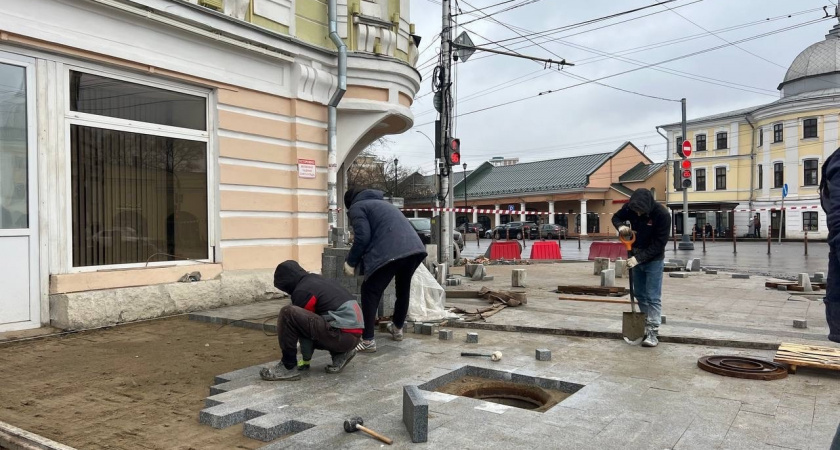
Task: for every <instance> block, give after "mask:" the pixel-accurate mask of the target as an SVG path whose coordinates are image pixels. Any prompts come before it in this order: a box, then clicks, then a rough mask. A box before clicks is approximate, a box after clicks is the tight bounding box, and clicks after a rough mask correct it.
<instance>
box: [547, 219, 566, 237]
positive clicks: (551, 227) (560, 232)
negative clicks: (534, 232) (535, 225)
mask: <svg viewBox="0 0 840 450" xmlns="http://www.w3.org/2000/svg"><path fill="white" fill-rule="evenodd" d="M540 233H541V234H542V237H544V238H546V239H560V238H562V239H566V238H567V237H568V230H566V227H564V226H562V225H555V224H550V223H546V224H543V225H542V226H541V227H540Z"/></svg>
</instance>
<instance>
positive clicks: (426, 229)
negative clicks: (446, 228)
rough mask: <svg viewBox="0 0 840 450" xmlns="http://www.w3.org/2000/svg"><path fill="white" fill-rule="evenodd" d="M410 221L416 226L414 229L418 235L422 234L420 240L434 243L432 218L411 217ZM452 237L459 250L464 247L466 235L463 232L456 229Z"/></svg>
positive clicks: (425, 242)
mask: <svg viewBox="0 0 840 450" xmlns="http://www.w3.org/2000/svg"><path fill="white" fill-rule="evenodd" d="M408 221H409V222H410V223H411V226H412V227H414V230H415V231H417V235H418V236H420V240H421V241H423V243H424V244H431V243H432V220H431V219H427V218H423V217H420V218H410V219H408ZM452 239H453V241H454V242H455V245H457V246H458V249H459V250H463V249H464V237H463V236H462V235H461V233H459V232H457V231H454V232H453V233H452Z"/></svg>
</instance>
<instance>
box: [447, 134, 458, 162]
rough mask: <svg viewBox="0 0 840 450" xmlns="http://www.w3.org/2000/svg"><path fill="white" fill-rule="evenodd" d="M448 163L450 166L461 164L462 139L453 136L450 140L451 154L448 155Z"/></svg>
mask: <svg viewBox="0 0 840 450" xmlns="http://www.w3.org/2000/svg"><path fill="white" fill-rule="evenodd" d="M447 159H448V161H447V162H448V163H449V165H450V166H457V165H458V164H461V140H460V139H457V138H452V140H451V141H449V155H448V158H447Z"/></svg>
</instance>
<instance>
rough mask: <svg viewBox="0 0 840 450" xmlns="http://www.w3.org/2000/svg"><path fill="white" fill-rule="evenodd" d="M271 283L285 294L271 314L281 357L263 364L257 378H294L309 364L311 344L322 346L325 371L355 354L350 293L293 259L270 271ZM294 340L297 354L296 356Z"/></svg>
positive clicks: (357, 328) (356, 314) (359, 326)
mask: <svg viewBox="0 0 840 450" xmlns="http://www.w3.org/2000/svg"><path fill="white" fill-rule="evenodd" d="M274 286H275V287H276V288H277V289H280V290H281V291H283V292H286V293H288V294H289V295H290V296H291V300H292V304H291V305H287V306H284V307H283V308H282V309H281V310H280V315H279V316H278V317H277V340H278V341H280V350H281V351H282V352H283V358H282V359H281V360H280V363H279V364H277V365H276V366H274V367H271V368H263V369H262V370H261V371H260V377H262V379H263V380H269V381H279V380H298V379H300V371H301V370H308V369H309V361H310V360H311V359H312V353H313V352H314V350H316V349H318V350H328V351H329V352H330V355H332V365H329V366H327V367H326V371H327V373H339V372H341V370H342V369H344V367H345V366H346V365H347V363H349V362H350V360H351V359H353V356H355V355H356V350H355V347H356V345H357V344H358V343H359V338H360V337H361V335H362V330H363V328H364V321H363V319H362V310H361V308H359V304H358V303H356V301H355V300H353V295H352V294H351V293H350V292H348V291H347V290H346V289H344V288H343V287H341V286H340V285H339V284H337V283H336V282H334V281H332V280H327V279H326V278H324V277H322V276H321V275H318V274H314V273H309V272H307V271H306V270H304V269H303V267H301V266H300V265H299V264H298V263H297V262H296V261H285V262H283V263H281V264H280V265H278V266H277V269H276V270H275V271H274ZM298 342H300V348H301V353H302V359H301V361H300V362H298V360H297V345H298Z"/></svg>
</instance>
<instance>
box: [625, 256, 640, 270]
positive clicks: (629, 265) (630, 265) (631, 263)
mask: <svg viewBox="0 0 840 450" xmlns="http://www.w3.org/2000/svg"><path fill="white" fill-rule="evenodd" d="M638 265H639V261H636V257H635V256H633V257H631V258H630V259H628V260H627V268H628V269H632V268H633V267H636V266H638Z"/></svg>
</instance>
